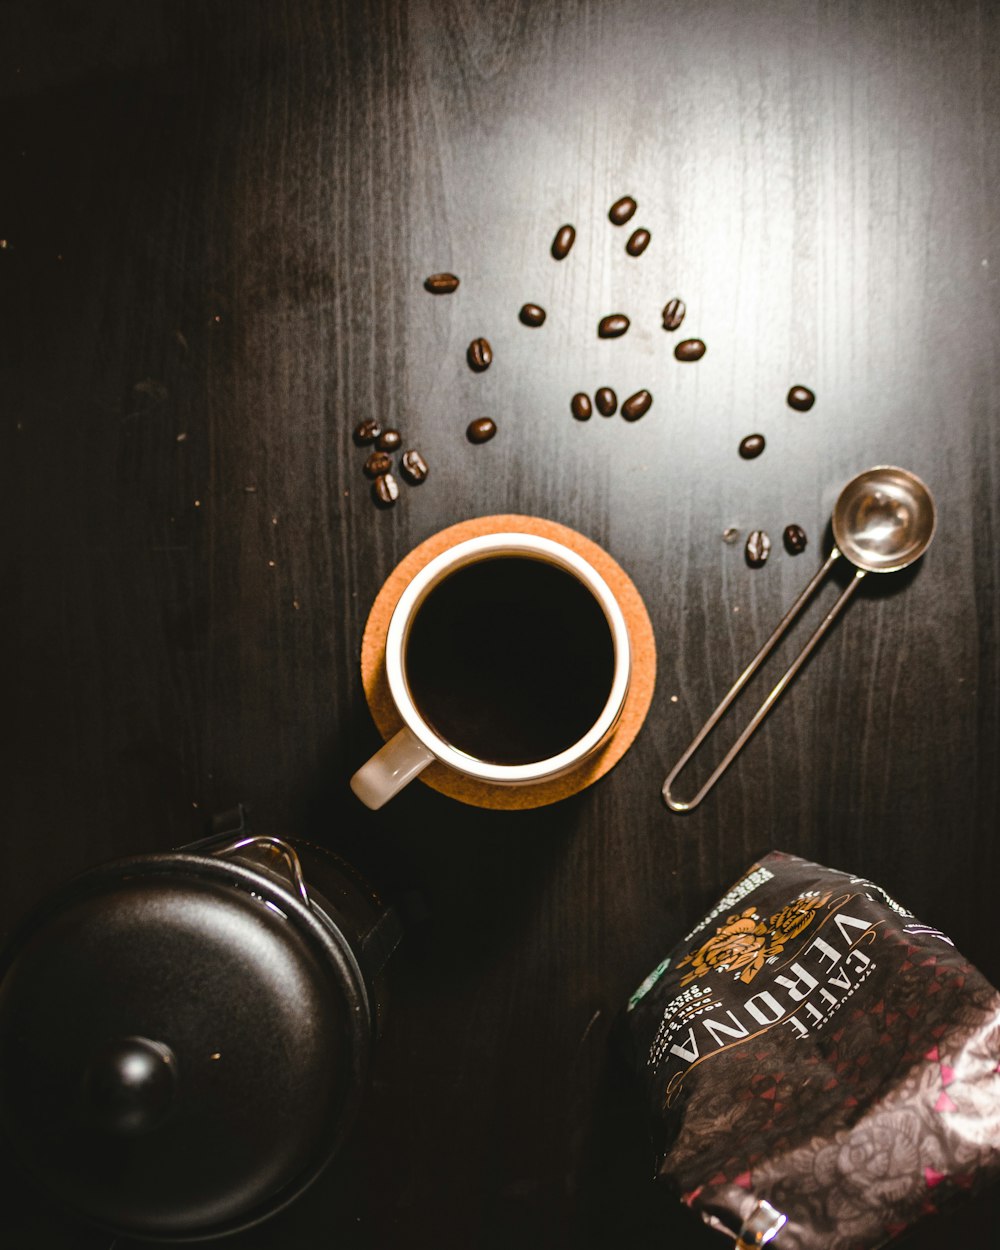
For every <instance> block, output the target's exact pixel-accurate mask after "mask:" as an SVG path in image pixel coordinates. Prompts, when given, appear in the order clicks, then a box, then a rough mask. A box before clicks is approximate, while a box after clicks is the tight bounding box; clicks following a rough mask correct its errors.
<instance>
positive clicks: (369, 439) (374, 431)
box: [354, 417, 382, 447]
mask: <svg viewBox="0 0 1000 1250" xmlns="http://www.w3.org/2000/svg"><path fill="white" fill-rule="evenodd" d="M381 433H382V427H381V425H379V423H378V422H377V421H376V420H375V419H374V417H369V419H368V420H367V421H362V422H361V424H360V425H359V426H358V427H357V429H356V430H355V431H354V441H355V442H356V443H357V445H358V446H359V447H363V446H364V445H365V444H366V443H374V442H375V440H376V439H377V438H378V437H379V436H380V435H381Z"/></svg>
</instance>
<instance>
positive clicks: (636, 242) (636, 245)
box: [625, 229, 650, 256]
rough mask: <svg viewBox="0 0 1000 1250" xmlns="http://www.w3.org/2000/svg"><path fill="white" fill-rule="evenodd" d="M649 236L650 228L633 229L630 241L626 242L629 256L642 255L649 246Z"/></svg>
mask: <svg viewBox="0 0 1000 1250" xmlns="http://www.w3.org/2000/svg"><path fill="white" fill-rule="evenodd" d="M649 237H650V236H649V231H648V230H641V229H640V230H633V231H632V234H631V235H630V236H629V241H628V242H627V243H626V244H625V251H626V252H628V254H629V256H641V255H642V254H643V252H644V251H645V250H646V248H647V247H649Z"/></svg>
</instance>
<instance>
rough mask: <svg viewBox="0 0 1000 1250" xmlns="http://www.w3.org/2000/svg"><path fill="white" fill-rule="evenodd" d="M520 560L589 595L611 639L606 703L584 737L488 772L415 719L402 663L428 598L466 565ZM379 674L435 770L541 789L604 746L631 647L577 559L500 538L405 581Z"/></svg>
mask: <svg viewBox="0 0 1000 1250" xmlns="http://www.w3.org/2000/svg"><path fill="white" fill-rule="evenodd" d="M505 553H509V554H511V555H523V556H526V557H527V558H529V559H537V560H540V561H541V562H543V563H549V564H554V565H556V566H557V567H559V568H562V569H564V570H566V571H567V572H569V573H571V574H572V575H573V576H575V577H576V578H577V580H578V581H579V582H581V583H582V584H583V585H584V586H585V587H586V588H587V590H589V591H590V593H591V594H592V595H593V597H594V598H595V599H596V600H597V602H598V604H599V605H600V607H601V610H602V611H603V613H604V618H605V620H606V621H607V624H608V630H609V632H610V634H611V645H612V649H613V654H614V671H613V674H612V679H611V687H610V689H609V691H608V697H607V699H606V700H605V703H604V706H603V708H602V709H601V712H600V714H599V715H598V716H597V718H596V719H595V721H594V723H593V724H592V725H591V727H590V728H589V729H588V730H587V732H586V733H585V734H584V735H583V736H582V737H580V738H578V739H577V740H576V742H573V743H571V744H570V745H569V746H568V747H566V748H565V749H564V750H562V751H560V752H559V753H558V754H556V755H550V756H548V757H547V758H545V759H542V760H532V761H530V762H529V763H527V764H492V763H489V762H488V761H487V760H481V759H479V758H478V757H477V756H474V755H469V754H468V753H467V752H465V751H462V750H460V749H459V748H458V747H456V746H453V745H452V744H451V743H450V742H448V741H446V740H445V739H444V738H442V737H441V736H440V735H439V734H438V733H436V732H435V731H434V729H433V728H432V727H431V726H430V725H429V724H428V722H427V721H426V720H425V719H424V717H423V716H422V715H421V713H420V710H419V709H418V708H417V705H416V703H415V702H414V700H413V698H412V696H411V694H410V690H409V686H408V684H407V680H406V672H405V664H404V656H405V653H406V642H407V639H408V637H409V631H410V626H411V623H412V621H413V618H414V616H415V614H416V612H417V611H418V610H419V608H420V606H421V604H422V603H423V602H424V600H425V599H426V598H427V596H428V595H429V594H430V592H431V591H432V590H433V589H434V588H435V587H436V586H438V585H440V584H441V582H443V581H444V580H445V578H446V577H447V576H449V575H450V574H451V573H454V572H456V571H457V570H458V569H460V568H462V567H464V566H465V565H468V564H477V563H479V562H480V561H481V560H485V559H489V558H491V557H494V556H502V555H503V554H505ZM385 667H386V675H387V677H388V680H389V691H390V693H391V695H392V699H393V702H394V703H395V705H396V709H397V711H398V712H399V714H400V716H401V717H402V719H403V724H404V725H405V726H406V727H407V728H408V729H409V731H410V732H411V733H412V734H413V735H414V737H415V738H417V739H418V741H419V742H421V743H422V744H423V746H424V747H426V748H427V750H428V751H430V752H431V754H432V755H433V756H434V758H435V759H437V760H439V761H440V762H441V763H442V764H445V765H447V766H448V767H449V768H452V769H454V770H455V771H456V772H458V773H462V774H464V775H465V776H467V777H472V778H474V779H476V780H477V781H486V782H490V783H492V784H494V785H524V784H527V783H530V782H535V781H543V780H547V779H549V778H552V777H557V776H559V775H560V774H562V773H565V772H568V771H569V770H570V769H571V768H574V767H575V766H576V765H577V764H579V763H581V762H582V761H583V760H584V759H586V758H587V756H589V755H591V754H592V753H593V752H594V751H595V750H596V749H597V747H599V746H600V745H601V743H602V742H603V741H604V740H605V738H607V736H608V735H609V734H610V732H611V730H612V729H613V728H614V727H615V725H616V724H617V722H618V719H619V717H620V716H621V712H622V708H623V707H624V705H625V696H626V694H627V693H628V688H629V683H630V680H631V671H632V654H631V643H630V641H629V636H628V626H627V625H626V623H625V616H624V613H623V612H622V609H621V606H620V605H619V603H618V600H617V599H616V598H615V595H614V592H613V591H612V590H611V587H610V586H609V585H608V583H607V582H606V581H605V579H604V578H603V577H602V576H601V574H600V573H599V572H598V571H597V569H595V568H594V566H593V565H592V564H591V563H590V561H589V560H587V559H586V558H585V557H584V556H581V555H579V554H578V553H577V552H575V551H573V550H572V548H570V547H567V546H565V545H564V544H563V543H559V542H556V541H555V540H554V539H551V538H545V537H542V536H541V535H534V534H524V533H518V532H505V533H500V534H482V535H479V536H478V537H476V538H467V539H465V540H464V541H462V542H460V543H456V544H455V545H454V546H453V547H449V548H448V549H447V550H446V551H443V552H441V553H440V554H439V555H437V556H435V557H434V558H433V559H432V560H430V561H428V563H427V564H426V565H424V567H423V568H422V569H421V570H420V571H419V572H418V573H417V574H415V576H414V577H413V578H412V579H411V580H410V582H409V583H408V584H407V586H406V587H405V588H404V590H403V593H402V594H401V595H400V597H399V599H398V601H397V603H396V606H395V607H394V608H393V611H392V616H391V617H390V620H389V628H388V631H387V633H386V642H385Z"/></svg>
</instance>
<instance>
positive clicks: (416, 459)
mask: <svg viewBox="0 0 1000 1250" xmlns="http://www.w3.org/2000/svg"><path fill="white" fill-rule="evenodd" d="M401 465H402V470H403V476H404V477H405V478H407V480H408V481H410V482H412V483H413V485H414V486H419V485H420V483H421V482H422V481H423V480H424V478H425V477H426V476H427V474H428V472H429V470H428V468H427V461H426V460H425V459H424V458H423V456H422V455H421V454H420V452H419V451H413V450H410V451H404V452H403V457H402V460H401Z"/></svg>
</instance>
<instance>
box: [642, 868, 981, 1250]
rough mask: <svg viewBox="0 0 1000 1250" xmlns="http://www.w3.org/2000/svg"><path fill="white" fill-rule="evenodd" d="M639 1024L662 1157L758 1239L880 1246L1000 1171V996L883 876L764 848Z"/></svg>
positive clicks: (685, 943) (682, 952)
mask: <svg viewBox="0 0 1000 1250" xmlns="http://www.w3.org/2000/svg"><path fill="white" fill-rule="evenodd" d="M624 1032H625V1034H626V1037H627V1043H628V1047H629V1050H630V1052H631V1054H632V1059H633V1062H634V1064H635V1067H636V1070H637V1072H638V1074H639V1077H640V1080H641V1081H642V1082H643V1084H644V1087H645V1092H646V1095H647V1099H648V1105H649V1107H650V1110H651V1113H652V1118H651V1123H652V1127H653V1135H654V1144H655V1146H656V1150H657V1156H658V1172H659V1175H660V1176H662V1177H664V1178H666V1179H667V1180H668V1181H669V1182H671V1183H672V1184H673V1185H674V1186H675V1187H676V1188H677V1190H678V1192H679V1194H680V1196H681V1197H682V1199H683V1201H684V1202H686V1203H687V1204H688V1205H689V1206H690V1207H692V1208H693V1209H694V1210H696V1211H697V1212H698V1213H699V1214H700V1215H701V1216H702V1218H703V1219H704V1220H705V1221H706V1222H707V1223H709V1224H710V1225H712V1226H713V1227H715V1228H717V1229H719V1230H720V1231H722V1232H725V1233H727V1234H728V1235H729V1236H730V1237H732V1238H734V1239H736V1240H738V1241H739V1243H740V1244H741V1245H743V1246H758V1245H764V1244H771V1245H773V1246H774V1247H776V1248H777V1250H872V1248H873V1247H877V1246H881V1245H884V1244H885V1243H886V1242H888V1241H890V1240H892V1238H893V1237H895V1236H897V1235H898V1234H899V1233H901V1232H903V1231H904V1230H905V1229H906V1228H908V1227H910V1226H911V1225H912V1224H913V1223H914V1222H915V1221H917V1220H918V1219H920V1218H921V1217H922V1216H924V1215H926V1214H929V1213H931V1212H934V1211H937V1210H940V1209H941V1208H942V1207H944V1206H947V1205H948V1204H950V1203H952V1202H954V1201H955V1200H957V1199H960V1198H961V1197H963V1196H965V1195H967V1194H969V1193H971V1192H973V1191H974V1190H976V1189H977V1188H979V1187H981V1186H982V1185H984V1184H985V1183H987V1182H988V1181H990V1180H993V1179H995V1178H997V1176H998V1175H1000V995H998V993H997V991H996V990H995V989H994V988H993V987H992V986H991V985H990V984H989V983H988V982H987V981H986V980H985V979H984V977H983V976H982V975H981V974H980V973H979V972H977V971H976V969H975V968H974V967H972V965H971V964H969V963H968V962H967V961H966V960H965V959H963V957H962V956H961V955H960V954H959V953H958V951H957V950H956V949H955V947H954V945H953V944H952V942H951V941H950V940H949V939H948V938H947V937H945V935H944V934H943V933H940V932H939V931H938V930H936V929H934V928H933V927H931V926H929V925H925V924H921V923H920V922H919V921H917V920H916V919H915V918H914V917H913V915H912V914H911V913H910V912H908V911H907V910H906V909H905V908H903V907H901V906H900V905H899V904H898V903H896V902H895V901H894V900H893V899H891V898H890V897H889V895H888V894H886V893H885V891H884V890H882V889H880V888H879V887H878V886H876V885H873V884H872V883H871V882H870V881H866V880H864V879H861V878H858V877H853V876H851V875H849V874H848V873H844V872H838V871H835V870H833V869H830V868H824V867H822V866H820V865H819V864H813V863H810V862H808V861H807V860H804V859H799V858H797V857H796V856H793V855H787V854H783V853H782V852H777V851H775V852H772V853H771V854H769V855H767V856H765V857H764V858H763V859H762V860H761V861H760V862H759V863H757V864H754V865H753V866H752V867H751V868H750V869H749V870H748V871H747V873H746V874H745V875H744V876H743V877H742V878H741V879H740V880H739V881H738V882H737V883H736V884H735V885H734V886H733V888H732V889H731V890H730V891H729V892H728V893H727V894H726V895H725V896H724V897H723V898H722V899H720V900H719V902H718V904H717V905H716V906H715V907H714V908H713V909H712V910H711V911H710V912H709V914H708V915H707V916H705V917H704V919H703V920H702V921H701V922H700V923H699V924H698V925H697V927H696V928H695V929H694V930H693V931H692V932H691V933H689V934H688V935H687V937H686V938H684V939H683V940H682V941H681V942H680V943H678V945H677V946H676V947H675V948H674V949H673V950H672V951H671V952H670V955H669V956H668V957H667V958H666V959H665V960H664V961H663V962H662V963H661V964H660V965H658V967H657V968H655V969H654V970H653V972H652V973H651V974H650V975H649V976H648V977H647V978H646V980H645V981H644V982H643V983H642V985H641V986H640V987H639V988H638V989H637V990H636V992H635V994H634V995H633V996H632V998H631V1000H630V1001H629V1004H628V1008H627V1011H626V1013H625V1024H624Z"/></svg>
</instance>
